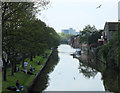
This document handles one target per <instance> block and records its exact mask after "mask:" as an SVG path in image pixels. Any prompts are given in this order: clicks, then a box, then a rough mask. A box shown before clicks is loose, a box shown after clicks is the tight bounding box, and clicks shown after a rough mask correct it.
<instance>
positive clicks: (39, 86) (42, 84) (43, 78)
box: [28, 50, 59, 93]
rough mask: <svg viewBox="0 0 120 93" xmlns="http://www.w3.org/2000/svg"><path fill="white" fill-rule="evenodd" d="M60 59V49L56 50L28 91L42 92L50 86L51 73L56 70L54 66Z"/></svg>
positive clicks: (30, 92) (32, 92)
mask: <svg viewBox="0 0 120 93" xmlns="http://www.w3.org/2000/svg"><path fill="white" fill-rule="evenodd" d="M58 60H59V58H58V51H57V50H55V51H54V53H53V55H52V56H51V58H50V60H49V62H48V63H47V65H46V67H45V68H44V70H43V71H42V72H41V74H40V75H39V77H38V78H37V79H36V81H35V82H34V84H33V86H32V87H31V88H30V89H29V92H28V93H34V92H37V93H40V92H42V91H43V90H45V89H46V88H47V87H48V85H49V82H48V81H49V73H51V72H52V71H53V70H54V67H55V66H56V65H57V63H58Z"/></svg>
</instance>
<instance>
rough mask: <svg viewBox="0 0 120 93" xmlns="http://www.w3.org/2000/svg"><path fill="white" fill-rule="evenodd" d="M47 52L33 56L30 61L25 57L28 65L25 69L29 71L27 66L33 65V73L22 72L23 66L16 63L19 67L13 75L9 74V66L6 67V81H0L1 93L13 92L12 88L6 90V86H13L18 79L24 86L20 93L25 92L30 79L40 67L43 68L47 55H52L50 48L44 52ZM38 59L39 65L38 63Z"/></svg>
mask: <svg viewBox="0 0 120 93" xmlns="http://www.w3.org/2000/svg"><path fill="white" fill-rule="evenodd" d="M46 53H47V57H46V56H44V55H43V56H36V57H35V58H33V61H30V59H29V58H27V59H26V60H25V61H27V62H28V66H27V69H28V71H29V66H30V65H32V67H34V71H33V74H29V73H27V74H26V73H24V72H23V70H24V68H22V67H21V64H18V65H17V67H19V71H17V72H16V73H15V75H14V76H11V75H10V74H11V68H8V69H7V81H2V85H3V86H2V93H11V92H13V93H14V92H15V91H12V90H8V89H7V88H8V87H9V86H13V87H15V86H16V85H15V84H16V81H17V80H19V83H20V85H22V86H23V87H24V90H23V91H21V93H26V90H27V87H28V86H29V85H30V84H31V82H32V80H33V79H34V78H36V76H37V75H38V72H39V71H40V70H42V69H44V66H45V64H46V62H47V60H49V55H50V56H51V55H52V50H47V51H46V52H45V54H46ZM38 61H40V65H38Z"/></svg>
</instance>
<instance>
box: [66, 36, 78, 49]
mask: <svg viewBox="0 0 120 93" xmlns="http://www.w3.org/2000/svg"><path fill="white" fill-rule="evenodd" d="M79 38H80V37H79V35H74V36H71V38H70V40H69V41H68V44H69V45H71V47H73V48H79V47H80V44H79Z"/></svg>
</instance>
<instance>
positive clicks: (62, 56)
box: [30, 44, 104, 93]
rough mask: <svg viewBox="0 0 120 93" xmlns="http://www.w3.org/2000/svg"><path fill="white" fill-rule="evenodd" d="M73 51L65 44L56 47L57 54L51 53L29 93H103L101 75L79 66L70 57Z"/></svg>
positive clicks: (79, 63)
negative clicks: (45, 92) (48, 92)
mask: <svg viewBox="0 0 120 93" xmlns="http://www.w3.org/2000/svg"><path fill="white" fill-rule="evenodd" d="M75 50H76V49H73V48H72V47H70V46H69V45H66V44H62V45H60V46H58V49H57V51H58V54H57V53H53V55H52V56H51V58H50V60H49V62H48V64H47V65H46V67H45V68H44V70H43V71H41V74H40V75H39V77H38V78H37V79H36V81H35V83H34V85H33V86H32V87H31V90H30V91H37V92H39V93H40V92H43V91H104V85H103V81H102V80H101V78H102V76H101V74H100V73H99V72H97V71H96V70H95V69H92V68H90V67H86V66H81V62H79V60H78V59H75V58H73V57H72V56H71V54H73V53H74V52H75ZM54 54H55V55H54ZM51 69H52V70H51ZM31 93H32V92H31Z"/></svg>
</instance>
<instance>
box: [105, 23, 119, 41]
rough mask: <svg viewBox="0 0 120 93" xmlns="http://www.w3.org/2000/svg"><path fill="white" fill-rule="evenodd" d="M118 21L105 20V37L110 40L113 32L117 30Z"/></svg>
mask: <svg viewBox="0 0 120 93" xmlns="http://www.w3.org/2000/svg"><path fill="white" fill-rule="evenodd" d="M118 23H119V22H106V23H105V26H104V32H105V38H106V39H107V41H108V40H110V39H111V38H112V36H113V33H114V32H115V31H117V30H118Z"/></svg>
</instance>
